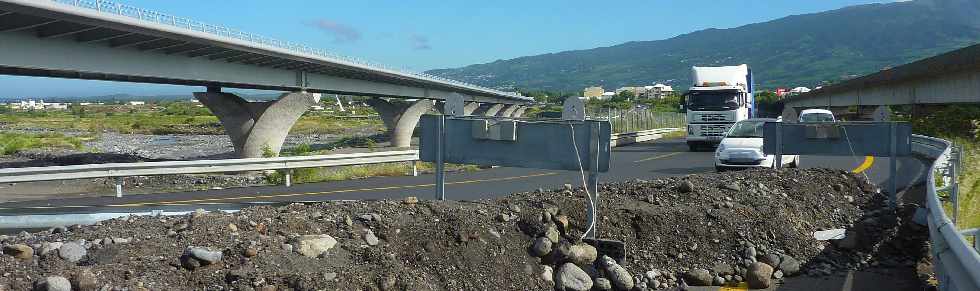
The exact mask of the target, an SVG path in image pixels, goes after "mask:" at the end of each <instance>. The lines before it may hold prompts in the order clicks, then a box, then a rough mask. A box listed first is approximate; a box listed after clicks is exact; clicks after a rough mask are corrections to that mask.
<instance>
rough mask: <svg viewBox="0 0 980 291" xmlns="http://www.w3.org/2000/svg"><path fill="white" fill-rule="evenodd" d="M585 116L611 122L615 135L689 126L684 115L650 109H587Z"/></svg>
mask: <svg viewBox="0 0 980 291" xmlns="http://www.w3.org/2000/svg"><path fill="white" fill-rule="evenodd" d="M585 116H586V118H588V119H593V120H606V121H609V123H610V124H611V126H612V132H613V133H626V132H640V131H644V130H649V129H658V128H674V127H676V128H683V127H686V126H687V117H686V116H685V115H684V113H677V112H660V111H653V110H650V109H639V108H633V109H614V108H586V110H585Z"/></svg>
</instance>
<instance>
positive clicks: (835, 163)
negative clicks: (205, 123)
mask: <svg viewBox="0 0 980 291" xmlns="http://www.w3.org/2000/svg"><path fill="white" fill-rule="evenodd" d="M888 162H889V161H888V159H887V158H873V159H872V158H865V157H825V156H804V157H802V158H801V164H802V167H804V168H812V167H820V168H837V169H845V170H848V171H859V172H861V173H863V174H867V175H868V176H869V178H871V179H872V181H875V182H877V183H884V182H886V181H887V178H888V177H887V174H888V171H887V170H888V167H887V166H888ZM610 163H611V164H610V171H609V172H608V173H603V174H602V175H601V177H600V182H616V181H628V180H633V179H657V178H661V177H668V176H679V175H687V174H697V173H707V172H713V171H714V165H713V160H712V153H711V152H689V151H688V150H687V145H686V144H685V143H684V142H683V141H682V140H677V139H674V140H661V141H654V142H648V143H639V144H634V145H630V146H625V147H619V148H615V149H614V150H613V154H612V157H611V160H610ZM899 173H900V175H899V176H900V177H901V178H900V183H899V187H900V189H901V188H902V187H904V186H907V185H911V184H914V183H918V182H919V181H921V180H922V178H923V177H924V166H923V164H922V163H921V162H918V161H916V160H914V159H913V158H900V159H899ZM434 181H435V177H434V176H433V175H420V176H418V177H411V176H406V177H375V178H367V179H359V180H349V181H339V182H325V183H310V184H297V185H293V186H292V187H288V188H287V187H284V186H265V187H248V188H230V189H221V190H208V191H196V192H181V193H165V194H143V195H128V196H125V197H122V198H116V197H88V198H71V199H54V200H40V201H21V202H11V203H3V204H0V213H3V215H18V214H55V213H90V212H127V211H133V210H139V211H146V209H148V208H149V209H164V210H173V209H183V210H187V209H191V210H193V209H196V208H202V207H203V208H209V209H221V208H231V209H234V208H239V207H241V205H243V204H253V203H282V202H297V201H303V202H306V201H323V200H354V199H400V198H403V197H407V196H416V197H419V198H422V199H426V198H432V197H434V196H435V191H434V188H433V183H434ZM446 181H447V185H446V196H447V198H448V199H454V200H477V199H486V198H494V197H500V196H504V195H507V194H510V193H514V192H524V191H534V190H537V189H539V188H542V189H550V188H556V187H560V186H561V185H563V184H566V183H568V184H572V185H576V186H579V185H582V175H581V174H580V173H579V172H571V171H555V170H539V169H521V168H492V169H486V170H481V171H474V172H465V173H450V174H448V175H447V178H446ZM879 185H885V184H879ZM883 188H884V187H883Z"/></svg>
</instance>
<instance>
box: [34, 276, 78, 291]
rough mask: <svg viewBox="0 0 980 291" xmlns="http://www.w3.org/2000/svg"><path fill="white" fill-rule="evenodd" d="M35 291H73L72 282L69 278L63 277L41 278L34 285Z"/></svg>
mask: <svg viewBox="0 0 980 291" xmlns="http://www.w3.org/2000/svg"><path fill="white" fill-rule="evenodd" d="M34 290H38V291H71V282H69V281H68V278H65V277H61V276H51V277H45V278H41V279H40V280H38V281H37V282H36V283H35V284H34Z"/></svg>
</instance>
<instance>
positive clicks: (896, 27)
mask: <svg viewBox="0 0 980 291" xmlns="http://www.w3.org/2000/svg"><path fill="white" fill-rule="evenodd" d="M977 42H980V0H917V1H908V2H895V3H887V4H868V5H858V6H851V7H846V8H842V9H837V10H832V11H826V12H821V13H814V14H805V15H794V16H789V17H784V18H781V19H777V20H773V21H768V22H763V23H755V24H749V25H745V26H740V27H736V28H730V29H706V30H701V31H697V32H693V33H689V34H684V35H680V36H677V37H674V38H670V39H665V40H655V41H634V42H627V43H623V44H620V45H615V46H610V47H601V48H595V49H588V50H576V51H566V52H559V53H551V54H543V55H537V56H527V57H520V58H515V59H510V60H498V61H495V62H491V63H486V64H477V65H470V66H466V67H462V68H456V69H438V70H432V71H429V73H432V74H435V75H440V76H443V77H447V78H452V79H457V80H462V81H467V82H471V83H475V84H479V85H483V86H489V87H494V88H500V89H514V88H520V89H533V90H552V91H566V92H572V91H579V92H580V91H581V90H582V89H583V88H585V87H587V86H594V85H601V86H603V87H604V88H606V90H611V89H615V88H618V87H621V86H629V85H649V84H652V83H654V82H669V83H670V84H672V85H674V86H676V87H679V89H686V88H687V87H689V86H690V78H691V77H690V67H691V66H716V65H737V64H742V63H746V64H749V65H750V66H751V67H752V68H753V71H754V74H755V79H756V83H757V84H758V86H759V87H761V88H764V89H771V88H776V87H795V86H808V87H814V86H818V85H820V84H822V83H824V82H835V81H839V80H842V79H847V78H852V77H855V76H858V75H864V74H867V73H871V72H875V71H878V70H880V69H883V68H886V67H891V66H896V65H900V64H904V63H907V62H910V61H913V60H917V59H920V58H923V57H928V56H933V55H937V54H940V53H943V52H946V51H950V50H954V49H958V48H962V47H965V46H968V45H972V44H976V43H977Z"/></svg>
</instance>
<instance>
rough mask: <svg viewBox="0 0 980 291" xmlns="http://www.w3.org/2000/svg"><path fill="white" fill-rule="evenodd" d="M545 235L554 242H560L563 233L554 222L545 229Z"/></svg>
mask: <svg viewBox="0 0 980 291" xmlns="http://www.w3.org/2000/svg"><path fill="white" fill-rule="evenodd" d="M544 236H545V237H547V238H548V239H550V240H551V242H552V243H558V240H559V239H560V238H561V234H560V233H558V228H557V227H556V226H555V225H554V224H548V228H547V229H546V230H545V231H544Z"/></svg>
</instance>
